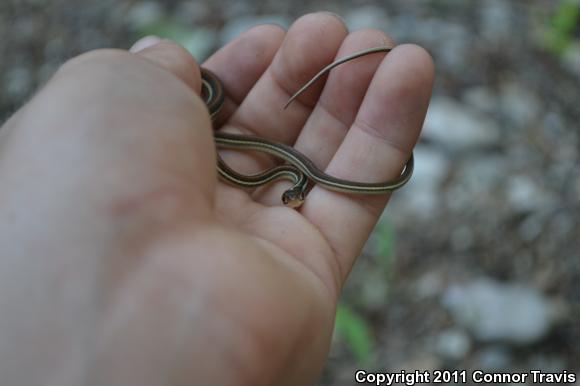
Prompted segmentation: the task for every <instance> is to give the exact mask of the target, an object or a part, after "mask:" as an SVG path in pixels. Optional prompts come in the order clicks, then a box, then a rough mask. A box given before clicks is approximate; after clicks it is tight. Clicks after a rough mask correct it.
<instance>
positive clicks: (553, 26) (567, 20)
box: [545, 0, 580, 55]
mask: <svg viewBox="0 0 580 386" xmlns="http://www.w3.org/2000/svg"><path fill="white" fill-rule="evenodd" d="M579 21H580V4H578V3H577V2H573V1H570V0H564V1H561V2H560V5H559V6H558V7H557V9H556V12H555V14H554V16H552V18H551V22H550V26H549V28H548V29H547V30H546V32H545V41H546V43H547V45H548V48H549V49H550V50H551V51H552V52H554V53H555V54H557V55H562V54H563V53H564V52H565V51H566V49H567V48H568V47H569V46H570V45H571V44H572V42H573V41H574V36H573V34H574V29H575V28H576V26H577V25H578V22H579Z"/></svg>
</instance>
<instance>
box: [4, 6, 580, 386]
mask: <svg viewBox="0 0 580 386" xmlns="http://www.w3.org/2000/svg"><path fill="white" fill-rule="evenodd" d="M385 3H387V2H379V1H363V0H359V1H353V2H346V1H315V2H310V3H308V4H307V3H306V2H299V3H292V2H282V1H276V0H269V1H260V2H258V1H255V0H244V1H233V0H218V1H212V2H201V1H181V0H166V1H149V2H139V1H129V0H121V1H112V0H99V1H97V0H84V1H73V0H61V1H59V0H54V1H50V0H3V1H2V2H1V3H0V36H2V37H3V38H2V39H0V121H4V120H5V119H6V118H7V117H8V116H9V115H10V114H11V113H12V112H13V111H15V109H17V108H18V107H19V106H21V105H22V104H23V103H24V102H25V101H26V100H27V99H28V98H29V97H30V96H31V95H32V93H33V92H34V90H36V89H37V88H38V87H39V86H40V85H42V83H43V82H45V81H46V79H48V77H50V75H51V74H52V73H53V72H54V71H55V70H56V69H57V68H58V66H59V65H60V64H61V63H62V62H63V61H65V60H66V59H67V58H70V57H72V56H74V55H76V54H79V53H82V52H85V51H87V50H90V49H94V48H98V47H120V48H127V47H129V46H130V45H131V44H132V42H134V41H135V40H136V39H137V38H138V37H139V36H141V35H143V34H145V33H147V32H149V31H151V30H152V29H153V30H157V31H161V32H163V31H165V32H167V33H168V34H171V35H175V34H177V35H180V36H182V38H183V39H185V40H186V41H187V43H188V45H189V46H188V48H190V49H191V50H192V51H194V52H196V53H198V55H201V56H204V55H207V54H208V53H209V52H211V51H212V50H214V49H216V48H217V47H219V46H220V45H221V44H223V43H224V42H226V41H228V40H230V39H231V38H232V36H235V35H236V34H237V33H239V32H241V31H242V30H244V29H245V28H247V27H248V26H250V25H253V24H256V23H260V22H264V21H275V22H277V23H280V24H283V25H287V24H288V23H291V21H292V20H294V19H295V18H296V17H298V16H300V15H302V14H304V13H306V12H310V11H313V10H320V9H326V10H331V11H333V12H335V13H338V14H340V15H342V16H343V17H344V18H345V20H346V22H347V23H348V25H349V26H350V27H351V28H352V29H356V28H361V27H376V28H381V29H383V30H384V31H386V32H387V33H389V34H390V35H391V36H393V37H394V38H395V40H396V41H397V42H398V43H403V42H413V43H417V44H420V45H422V46H423V47H425V48H426V49H427V50H428V51H430V52H431V54H432V55H433V57H434V59H435V63H436V66H437V82H436V87H435V92H434V95H433V103H432V105H431V108H430V111H429V114H428V118H427V121H426V123H425V129H424V134H423V136H422V139H421V143H420V145H419V147H418V148H417V151H416V160H417V170H416V174H415V176H414V178H413V181H412V183H411V184H410V185H409V186H408V187H405V188H404V189H403V190H401V191H400V192H398V193H397V194H396V195H395V196H394V198H393V200H392V205H391V206H390V207H389V209H388V210H387V211H386V213H385V215H384V216H383V221H382V222H381V226H380V227H379V228H377V231H376V232H375V234H374V235H373V237H372V238H371V240H370V241H369V243H368V245H367V247H366V248H365V252H364V253H363V256H362V257H361V259H360V260H359V262H358V263H357V265H356V267H355V269H354V271H353V274H352V277H351V280H350V282H349V284H348V285H347V288H346V289H345V292H344V296H343V304H344V305H345V306H347V307H348V308H349V309H350V310H352V311H353V312H355V313H356V314H357V315H359V316H360V317H361V318H362V319H363V320H364V321H365V323H366V324H367V325H368V326H369V329H370V333H371V337H372V341H373V348H372V353H371V362H369V363H372V364H371V365H369V366H370V367H371V368H375V369H378V370H381V371H396V370H399V369H409V370H414V369H460V370H473V369H486V370H489V371H528V370H531V369H540V370H543V371H552V372H561V371H564V370H567V371H575V372H577V373H578V372H580V319H579V318H580V231H579V229H580V227H579V225H580V224H579V218H580V213H579V208H580V168H579V167H578V162H579V154H580V153H579V150H580V148H579V135H580V133H579V128H580V127H579V124H578V122H579V121H580V108H579V107H578V106H579V104H578V103H579V102H578V101H579V100H580V87H579V86H580V48H579V47H580V45H579V44H578V40H574V39H572V45H571V46H570V47H568V48H567V49H566V50H559V51H558V50H556V49H555V48H554V44H553V43H550V40H549V37H550V33H552V32H553V31H552V30H551V28H553V21H554V15H555V14H556V13H557V11H558V5H559V4H560V3H561V2H558V1H510V2H507V1H500V0H495V1H493V0H490V1H485V2H483V1H482V2H461V1H452V0H447V1H403V0H396V1H391V2H388V4H385ZM188 31H189V32H191V36H190V35H188V33H189V32H188ZM551 31H552V32H551ZM577 33H578V23H576V27H575V29H573V30H572V32H571V34H572V37H574V34H576V35H577ZM574 42H576V43H574ZM200 59H201V58H200ZM387 239H388V240H387ZM389 240H391V241H389ZM377 272H378V273H377ZM492 316H493V317H492ZM361 366H362V365H361V363H359V362H358V361H357V360H356V359H355V356H354V355H353V349H352V347H351V344H349V342H348V340H347V339H344V338H341V336H339V334H337V336H336V339H335V342H334V344H333V348H332V352H331V355H330V358H329V360H328V363H327V366H326V368H325V371H324V375H323V378H322V380H321V381H320V384H321V385H351V384H354V378H353V374H354V371H355V370H356V369H357V368H360V367H361ZM367 367H368V366H367Z"/></svg>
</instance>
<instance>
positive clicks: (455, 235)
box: [450, 225, 474, 252]
mask: <svg viewBox="0 0 580 386" xmlns="http://www.w3.org/2000/svg"><path fill="white" fill-rule="evenodd" d="M473 239H474V236H473V229H472V228H471V227H469V226H467V225H461V226H458V227H455V228H453V230H452V231H451V239H450V241H451V246H452V247H453V250H454V251H455V252H463V251H466V250H468V249H469V248H471V246H473Z"/></svg>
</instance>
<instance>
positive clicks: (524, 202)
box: [507, 175, 544, 212]
mask: <svg viewBox="0 0 580 386" xmlns="http://www.w3.org/2000/svg"><path fill="white" fill-rule="evenodd" d="M542 196H543V194H542V192H541V191H540V189H539V188H538V186H537V185H536V183H535V182H534V181H533V180H532V179H531V178H529V177H527V176H523V175H517V176H512V177H511V178H509V179H508V180H507V197H508V201H509V203H510V205H511V207H512V208H513V209H514V210H515V211H518V212H527V211H531V210H534V209H536V208H538V207H540V206H542V205H543V201H544V200H542Z"/></svg>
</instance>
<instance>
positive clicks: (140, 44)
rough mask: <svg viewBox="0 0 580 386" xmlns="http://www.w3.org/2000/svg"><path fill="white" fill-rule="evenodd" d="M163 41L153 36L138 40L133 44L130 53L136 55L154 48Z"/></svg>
mask: <svg viewBox="0 0 580 386" xmlns="http://www.w3.org/2000/svg"><path fill="white" fill-rule="evenodd" d="M162 40H163V39H161V38H160V37H158V36H153V35H150V36H145V37H144V38H141V39H139V40H137V41H136V42H135V44H133V46H132V47H131V48H130V49H129V52H133V53H136V52H139V51H143V50H144V49H145V48H149V47H151V46H154V45H155V44H157V43H159V42H160V41H162Z"/></svg>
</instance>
